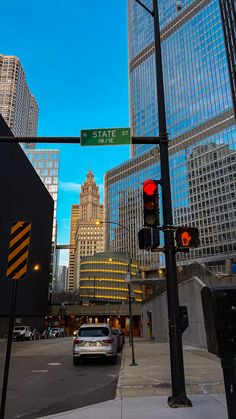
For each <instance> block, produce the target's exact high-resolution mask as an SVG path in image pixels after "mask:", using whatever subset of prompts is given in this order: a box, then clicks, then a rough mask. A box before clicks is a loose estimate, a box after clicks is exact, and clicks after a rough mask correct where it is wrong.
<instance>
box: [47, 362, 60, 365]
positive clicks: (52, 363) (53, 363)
mask: <svg viewBox="0 0 236 419" xmlns="http://www.w3.org/2000/svg"><path fill="white" fill-rule="evenodd" d="M48 365H61V363H60V362H49V363H48Z"/></svg>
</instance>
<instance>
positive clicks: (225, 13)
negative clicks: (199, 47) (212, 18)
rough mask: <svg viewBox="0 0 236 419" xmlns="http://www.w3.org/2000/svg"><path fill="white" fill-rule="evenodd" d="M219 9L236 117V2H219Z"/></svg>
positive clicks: (231, 0) (228, 0)
mask: <svg viewBox="0 0 236 419" xmlns="http://www.w3.org/2000/svg"><path fill="white" fill-rule="evenodd" d="M220 8H221V17H222V24H223V30H224V36H225V47H226V52H227V59H228V68H229V77H230V83H231V90H232V99H233V106H234V114H235V117H236V2H235V0H220Z"/></svg>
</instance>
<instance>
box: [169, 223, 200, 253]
mask: <svg viewBox="0 0 236 419" xmlns="http://www.w3.org/2000/svg"><path fill="white" fill-rule="evenodd" d="M175 238H176V242H177V246H178V247H185V248H188V247H198V246H199V231H198V228H196V227H179V228H177V230H176V233H175Z"/></svg>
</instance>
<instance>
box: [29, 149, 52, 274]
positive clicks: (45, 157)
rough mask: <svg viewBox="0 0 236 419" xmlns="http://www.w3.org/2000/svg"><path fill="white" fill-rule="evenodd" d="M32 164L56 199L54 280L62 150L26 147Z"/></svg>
mask: <svg viewBox="0 0 236 419" xmlns="http://www.w3.org/2000/svg"><path fill="white" fill-rule="evenodd" d="M24 151H25V154H26V155H27V157H28V159H29V161H30V162H31V164H32V166H33V167H34V169H35V170H36V172H37V173H38V175H39V177H40V179H41V180H42V182H43V183H44V185H45V186H46V188H47V190H48V192H50V194H51V196H52V198H53V200H54V212H53V231H52V260H51V272H52V276H53V280H55V276H56V269H57V266H56V241H57V222H56V215H57V196H58V172H59V157H60V151H59V150H57V149H55V150H53V149H38V150H37V149H25V150H24Z"/></svg>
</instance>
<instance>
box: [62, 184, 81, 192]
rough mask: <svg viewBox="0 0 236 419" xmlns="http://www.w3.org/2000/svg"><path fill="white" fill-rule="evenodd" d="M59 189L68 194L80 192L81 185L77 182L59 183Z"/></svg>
mask: <svg viewBox="0 0 236 419" xmlns="http://www.w3.org/2000/svg"><path fill="white" fill-rule="evenodd" d="M59 189H61V190H62V191H67V192H80V190H81V183H75V182H59Z"/></svg>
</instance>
